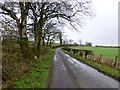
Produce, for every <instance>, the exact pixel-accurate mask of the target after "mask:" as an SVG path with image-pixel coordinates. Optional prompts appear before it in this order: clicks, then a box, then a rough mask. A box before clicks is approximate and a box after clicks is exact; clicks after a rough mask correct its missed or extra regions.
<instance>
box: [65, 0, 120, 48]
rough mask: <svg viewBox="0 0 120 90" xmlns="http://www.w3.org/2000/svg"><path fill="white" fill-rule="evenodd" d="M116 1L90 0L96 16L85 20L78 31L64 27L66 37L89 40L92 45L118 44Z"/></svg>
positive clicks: (75, 39)
mask: <svg viewBox="0 0 120 90" xmlns="http://www.w3.org/2000/svg"><path fill="white" fill-rule="evenodd" d="M118 1H119V0H92V2H93V7H94V9H95V14H96V16H95V17H94V18H93V19H88V20H86V22H85V23H86V26H84V29H82V28H80V29H79V31H77V32H76V31H75V30H74V31H73V30H68V28H65V32H66V33H67V37H68V39H73V40H74V41H76V42H77V41H78V40H79V39H82V41H83V43H84V42H85V41H90V42H92V43H93V45H96V44H97V45H115V46H116V45H118Z"/></svg>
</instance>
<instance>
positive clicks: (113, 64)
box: [112, 56, 118, 67]
mask: <svg viewBox="0 0 120 90" xmlns="http://www.w3.org/2000/svg"><path fill="white" fill-rule="evenodd" d="M117 58H118V57H117V56H116V57H115V60H114V61H113V63H112V66H113V67H116V63H117Z"/></svg>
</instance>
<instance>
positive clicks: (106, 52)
mask: <svg viewBox="0 0 120 90" xmlns="http://www.w3.org/2000/svg"><path fill="white" fill-rule="evenodd" d="M70 48H72V49H79V50H92V51H93V53H94V54H95V55H101V54H102V55H103V57H109V58H111V59H114V58H115V56H118V51H120V48H105V47H88V46H71V47H70ZM119 60H120V59H119Z"/></svg>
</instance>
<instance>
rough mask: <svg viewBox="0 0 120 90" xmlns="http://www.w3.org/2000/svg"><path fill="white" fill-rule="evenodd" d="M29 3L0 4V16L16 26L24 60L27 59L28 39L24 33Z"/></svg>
mask: <svg viewBox="0 0 120 90" xmlns="http://www.w3.org/2000/svg"><path fill="white" fill-rule="evenodd" d="M29 6H30V3H29V2H4V3H0V9H1V10H0V11H1V12H0V14H2V15H4V16H5V18H8V19H11V21H14V23H16V25H17V29H18V32H19V37H20V47H21V51H22V54H23V57H24V58H25V59H27V58H29V57H30V56H31V55H29V53H28V52H30V51H29V50H30V49H29V46H28V38H27V33H26V24H27V16H28V11H29Z"/></svg>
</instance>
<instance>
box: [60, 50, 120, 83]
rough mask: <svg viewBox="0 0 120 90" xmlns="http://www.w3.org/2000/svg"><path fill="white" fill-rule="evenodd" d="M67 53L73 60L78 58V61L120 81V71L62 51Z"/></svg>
mask: <svg viewBox="0 0 120 90" xmlns="http://www.w3.org/2000/svg"><path fill="white" fill-rule="evenodd" d="M62 51H64V52H65V53H67V54H69V55H70V56H72V57H73V58H76V59H78V60H80V61H81V62H82V63H85V64H87V65H89V66H91V67H93V68H95V69H97V70H98V71H99V72H102V73H104V74H105V75H108V76H110V77H112V78H114V79H116V80H117V81H120V71H118V70H116V69H113V68H112V67H108V66H105V65H102V64H99V63H96V62H94V61H92V60H90V59H87V58H84V57H80V56H78V55H74V54H72V53H70V52H68V51H65V50H62Z"/></svg>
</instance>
